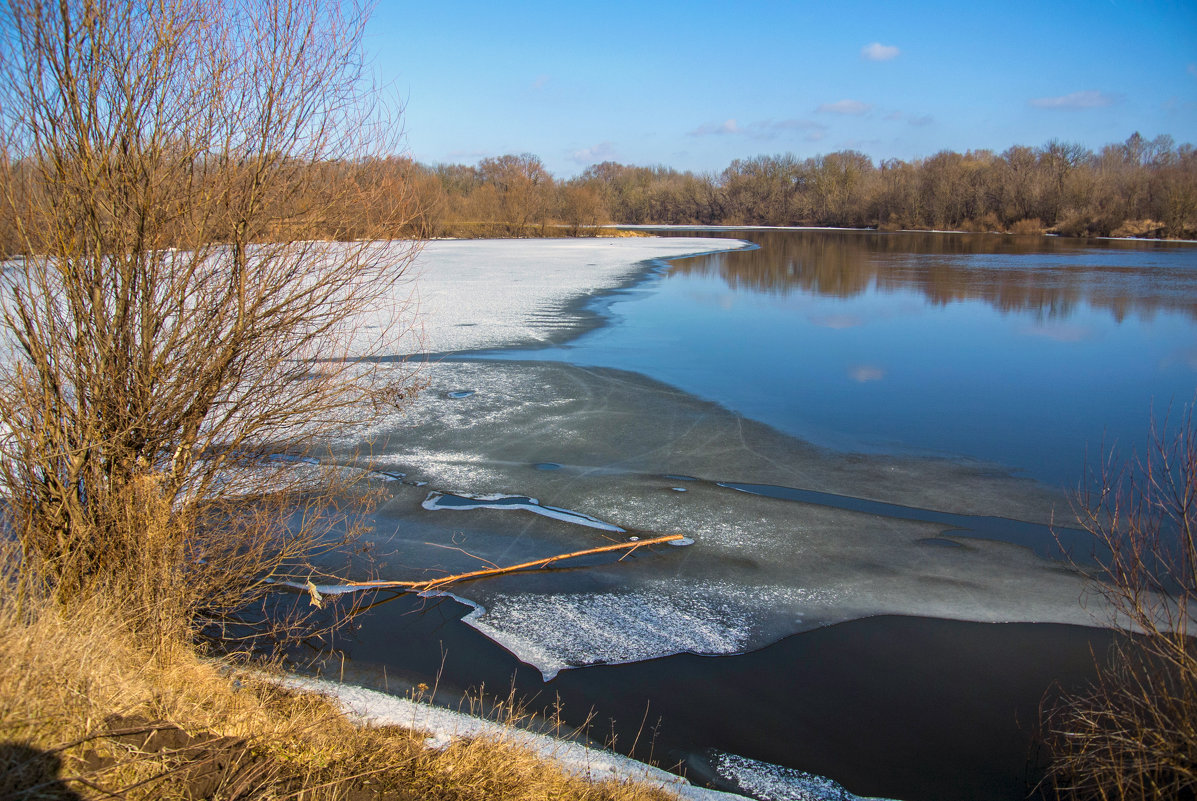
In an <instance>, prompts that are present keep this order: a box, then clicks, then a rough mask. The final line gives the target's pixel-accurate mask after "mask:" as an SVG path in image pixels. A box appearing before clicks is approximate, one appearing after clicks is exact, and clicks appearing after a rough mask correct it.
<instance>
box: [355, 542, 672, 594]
mask: <svg viewBox="0 0 1197 801" xmlns="http://www.w3.org/2000/svg"><path fill="white" fill-rule="evenodd" d="M680 539H683V537H682V535H681V534H667V535H665V536H663V537H653V538H652V539H647V540H636V541H635V542H617V543H615V544H614V545H601V546H599V547H598V548H587V549H586V550H584V551H572V552H571V553H563V554H558V555H556V556H549V557H546V558H544V559H536V560H533V561H531V562H522V563H520V564H518V565H509V566H507V567H488V568H483V569H481V570H471V571H470V572H468V573H456V574H454V575H451V576H441V577H440V578H437V579H429V580H427V581H385V580H383V581H347V582H345V586H348V587H361V588H363V589H380V590H405V591H408V592H422V591H424V590H434V589H437V588H439V587H443V586H445V585H446V584H456V583H457V582H460V581H469V580H472V579H477V578H483V577H485V576H498V575H501V574H504V573H516V572H519V571H520V570H530V569H532V568H537V567H547V566H549V565H551V564H552V563H553V562H560V561H563V560H566V559H573V558H575V557H578V556H589V555H590V554H596V553H607V552H610V551H620V550H627V552H628V553H631V552H632V551H634V550H636V549H637V548H640V547H642V546H645V545H660V544H661V543H665V542H673V541H675V540H680ZM625 556H626V554H625Z"/></svg>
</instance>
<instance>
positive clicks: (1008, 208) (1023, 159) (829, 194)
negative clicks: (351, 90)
mask: <svg viewBox="0 0 1197 801" xmlns="http://www.w3.org/2000/svg"><path fill="white" fill-rule="evenodd" d="M411 169H412V171H413V178H414V184H413V190H414V191H415V194H416V195H417V197H418V198H419V200H420V203H419V205H420V207H421V208H422V209H423V215H424V216H423V220H422V222H423V224H424V225H425V226H426V231H427V233H429V234H431V235H434V236H446V235H456V236H461V235H471V234H472V235H528V234H537V233H541V232H543V231H546V230H549V229H553V230H558V231H559V230H560V229H559V228H556V227H555V226H561V225H564V226H566V227H567V229H569V230H571V231H572V232H574V233H577V232H582V231H585V230H586V229H587V228H588V227H591V226H595V225H599V224H602V223H624V224H669V225H685V224H701V225H817V226H842V227H854V228H855V227H861V228H879V229H882V230H898V229H953V230H965V231H1000V232H1010V233H1042V232H1051V233H1058V234H1062V235H1066V236H1148V237H1182V238H1191V237H1194V236H1197V149H1194V147H1193V146H1192V145H1191V144H1183V145H1179V146H1178V145H1176V144H1175V143H1174V141H1173V139H1172V137H1170V136H1158V137H1156V138H1155V139H1151V140H1148V139H1145V138H1144V137H1143V136H1141V135H1139V134H1138V133H1136V134H1133V135H1132V136H1131V137H1129V138H1128V139H1127V140H1126V141H1125V142H1122V143H1120V144H1111V145H1107V146H1105V147H1103V148H1101V150H1100V151H1097V152H1094V151H1092V150H1089V149H1087V148H1085V147H1083V146H1081V145H1076V144H1065V143H1061V142H1057V141H1053V142H1049V143H1048V144H1046V145H1044V146H1042V147H1026V146H1016V147H1011V148H1009V149H1007V150H1006V151H1004V152H1002V153H994V152H993V151H989V150H976V151H967V152H964V153H956V152H952V151H947V150H945V151H942V152H940V153H937V154H935V155H933V156H930V157H928V158H923V159H915V160H912V161H903V160H900V159H886V160H883V161H880V162H876V163H875V162H874V161H872V160H871V159H870V158H869V157H868V156H866V155H864V154H863V153H859V152H857V151H853V150H846V151H839V152H835V153H829V154H826V155H820V156H815V157H812V158H805V159H802V158H799V157H797V156H794V155H792V154H783V155H772V156H756V157H754V158H748V159H737V160H735V161H733V162H732V163H731V164H730V165H729V166H728V167H727V168H726V169H724V170H723V171H722V172H720V173H717V174H712V173H702V174H699V173H693V172H682V171H678V170H675V169H672V168H669V167H663V166H654V167H640V166H631V165H625V164H618V163H615V162H609V161H608V162H603V163H601V164H595V165H593V166H591V167H588V168H587V169H586V170H585V171H584V172H583V173H582V174H581V175H579V176H577V177H575V178H572V179H569V180H566V181H559V180H555V179H554V178H553V176H552V175H550V174H549V173H548V171H547V170H546V169H545V168H544V165H543V164H542V163H541V161H540V159H538V158H537V157H536V156H533V155H531V154H523V155H507V156H501V157H499V158H491V159H484V160H483V161H481V162H479V163H478V164H477V165H476V166H467V165H461V164H438V165H433V166H425V165H418V164H413V165H411Z"/></svg>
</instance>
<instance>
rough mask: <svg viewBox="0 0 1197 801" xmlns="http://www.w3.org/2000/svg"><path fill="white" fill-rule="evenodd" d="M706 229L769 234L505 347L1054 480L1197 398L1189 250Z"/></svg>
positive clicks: (680, 267) (855, 439)
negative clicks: (586, 325)
mask: <svg viewBox="0 0 1197 801" xmlns="http://www.w3.org/2000/svg"><path fill="white" fill-rule="evenodd" d="M685 233H686V235H687V236H692V235H694V233H695V232H694V231H686V232H685ZM707 233H708V234H710V235H718V236H724V237H733V238H745V239H748V240H751V241H752V242H754V243H756V244H757V245H758V246H759V247H758V248H757V249H753V250H739V251H733V252H725V253H719V254H714V255H708V256H699V257H695V258H691V259H683V260H679V261H677V262H674V264H673V266H672V268H671V269H670V270H669V271H668V272H667V273H665V276H664V277H663V278H662V279H660V280H657V281H655V282H652V283H650V284H649V285H647V286H646V288H645V289H644V291H635V292H630V293H625V294H624V295H622V296H619V297H617V298H616V299H614V300H613V301H611V302H610V306H609V308H610V312H611V314H612V316H613V318H614V324H613V325H611V326H608V327H606V328H602V329H599V330H597V331H594V332H592V333H591V334H588V335H586V336H584V337H582V338H580V339H578V340H576V341H574V342H572V343H569V344H568V345H566V346H564V347H559V348H547V349H543V350H539V351H532V352H529V351H523V352H519V353H514V352H509V353H506V354H501V358H522V359H546V360H560V361H567V362H570V363H572V364H576V365H584V366H588V367H589V366H600V367H615V368H619V369H623V370H630V371H633V372H637V373H641V374H643V375H646V376H649V377H651V378H653V379H656V380H658V381H662V382H664V383H666V384H669V385H671V386H674V387H677V388H679V389H682V390H684V391H686V392H689V393H691V394H693V395H696V396H698V397H700V398H704V399H708V400H712V401H715V402H717V403H720V404H722V405H723V406H725V407H727V408H728V409H731V410H733V411H735V412H738V413H740V414H742V415H744V416H746V417H750V418H752V419H754V420H759V421H762V422H765V423H768V424H769V425H771V426H773V427H775V428H777V429H779V430H781V431H783V432H785V433H787V434H790V435H793V436H796V437H799V438H801V439H804V440H807V441H809V442H813V443H815V444H817V445H821V446H825V447H830V448H833V449H836V450H840V451H846V452H856V453H900V454H917V455H929V456H944V457H948V458H960V457H964V458H972V459H980V460H982V461H985V462H991V463H995V464H997V465H1001V466H1004V467H1006V468H1010V469H1013V470H1016V471H1021V472H1022V473H1024V474H1025V475H1028V476H1031V477H1034V478H1037V479H1040V480H1043V481H1046V482H1048V483H1051V484H1055V485H1056V486H1060V487H1076V486H1077V484H1078V482H1079V481H1080V480H1081V478H1082V475H1083V469H1084V466H1085V464H1086V462H1091V461H1092V460H1091V458H1090V455H1092V456H1093V457H1095V456H1096V454H1097V453H1098V452H1099V451H1101V450H1102V449H1104V447H1106V446H1108V445H1110V444H1112V443H1114V442H1117V443H1120V444H1121V445H1123V446H1127V449H1128V450H1129V449H1131V448H1133V447H1135V446H1136V445H1139V444H1141V443H1142V442H1143V438H1144V436H1145V433H1146V429H1147V422H1148V418H1149V416H1150V414H1151V413H1152V411H1153V409H1154V412H1155V413H1156V414H1162V413H1164V412H1165V411H1166V410H1167V409H1168V407H1169V406H1170V405H1173V404H1177V405H1179V404H1184V403H1189V402H1192V401H1193V400H1194V395H1195V393H1197V246H1194V245H1193V244H1185V243H1162V242H1128V241H1114V240H1109V241H1093V240H1087V241H1080V240H1071V239H1059V238H1048V237H1014V236H999V235H958V234H933V233H909V234H906V233H902V234H886V233H877V232H870V231H838V230H800V229H799V230H764V231H763V230H743V229H740V230H735V229H732V230H721V231H718V232H711V231H708V232H707Z"/></svg>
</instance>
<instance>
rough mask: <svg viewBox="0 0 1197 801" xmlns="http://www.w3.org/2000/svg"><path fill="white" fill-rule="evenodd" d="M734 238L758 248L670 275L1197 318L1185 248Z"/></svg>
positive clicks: (1049, 309)
mask: <svg viewBox="0 0 1197 801" xmlns="http://www.w3.org/2000/svg"><path fill="white" fill-rule="evenodd" d="M694 233H695V232H693V231H689V232H687V235H688V236H693V235H694ZM734 235H735V236H736V237H737V238H741V239H747V240H749V241H751V242H755V243H757V244H758V245H760V248H759V249H757V250H746V251H732V252H729V253H719V254H716V255H712V256H708V257H704V258H701V259H690V260H687V261H684V262H681V263H679V264H678V266H677V267H676V268H675V270H676V271H677V272H680V273H685V274H699V275H718V276H720V277H722V278H723V279H724V280H725V281H726V282H727V283H728V284H729V285H730V286H732V287H734V288H743V289H748V290H754V291H758V292H775V293H785V292H794V291H804V292H812V293H816V294H819V295H827V296H832V297H837V298H850V297H854V296H858V295H861V294H864V293H865V292H867V291H870V290H879V291H884V292H895V291H899V290H904V289H914V290H917V291H918V292H920V293H921V294H922V295H923V296H924V297H925V298H926V299H927V300H928V301H930V302H931V303H934V304H947V303H951V302H953V301H960V300H983V301H985V302H986V303H989V304H990V305H992V306H993V307H994V308H997V309H1000V310H1002V311H1033V312H1036V313H1038V315H1040V316H1041V317H1043V318H1048V319H1059V318H1067V317H1069V316H1070V315H1071V314H1072V313H1073V312H1074V311H1075V310H1076V309H1077V307H1078V305H1079V304H1081V303H1084V304H1087V305H1089V306H1091V307H1093V308H1098V309H1105V310H1107V311H1109V313H1110V314H1111V315H1113V317H1114V319H1116V320H1121V319H1123V318H1124V317H1126V316H1127V315H1129V314H1137V315H1142V316H1150V315H1151V314H1153V313H1154V312H1156V311H1157V310H1160V309H1167V310H1172V311H1180V312H1183V313H1185V314H1187V315H1188V316H1190V317H1193V318H1195V319H1197V248H1194V247H1193V246H1192V245H1187V244H1182V243H1171V242H1130V241H1124V240H1076V239H1063V238H1058V237H1021V236H997V235H989V234H934V233H925V232H911V233H897V234H882V233H874V232H868V231H825V230H822V231H814V230H811V231H801V230H799V231H736V232H734Z"/></svg>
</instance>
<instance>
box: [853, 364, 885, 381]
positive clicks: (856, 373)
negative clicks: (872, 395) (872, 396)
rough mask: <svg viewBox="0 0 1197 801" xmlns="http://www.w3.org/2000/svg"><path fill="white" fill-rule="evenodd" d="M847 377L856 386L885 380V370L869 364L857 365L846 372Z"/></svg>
mask: <svg viewBox="0 0 1197 801" xmlns="http://www.w3.org/2000/svg"><path fill="white" fill-rule="evenodd" d="M848 377H849V378H851V379H852V380H853V381H855V382H856V383H858V384H865V383H868V382H869V381H880V380H881V379H883V378H885V370H883V369H881V368H880V367H874V366H873V365H871V364H858V365H856V366H855V367H853V368H851V369H850V370H848Z"/></svg>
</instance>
